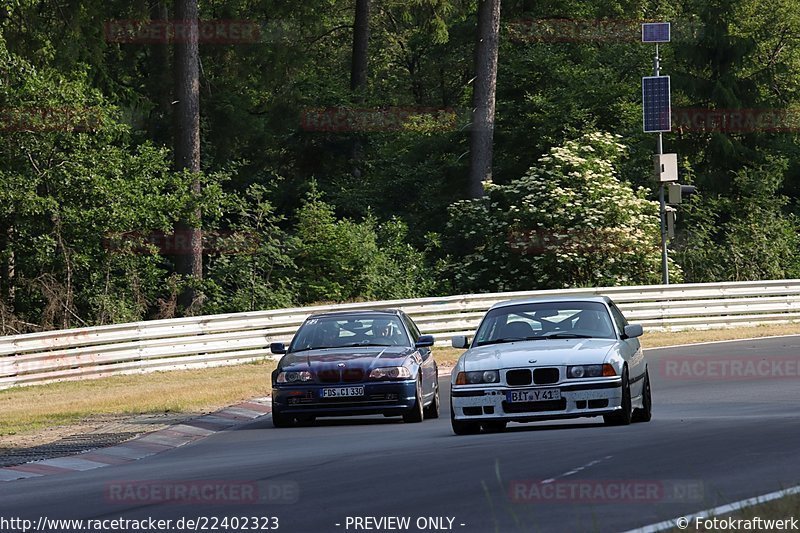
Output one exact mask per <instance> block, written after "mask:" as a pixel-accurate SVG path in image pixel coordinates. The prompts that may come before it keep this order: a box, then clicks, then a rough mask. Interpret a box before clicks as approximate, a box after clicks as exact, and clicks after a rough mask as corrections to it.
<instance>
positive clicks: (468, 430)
mask: <svg viewBox="0 0 800 533" xmlns="http://www.w3.org/2000/svg"><path fill="white" fill-rule="evenodd" d="M450 425H451V426H453V433H455V434H456V435H475V434H476V433H480V431H481V425H480V424H478V423H477V422H464V421H463V420H456V415H455V413H453V406H452V405H451V406H450Z"/></svg>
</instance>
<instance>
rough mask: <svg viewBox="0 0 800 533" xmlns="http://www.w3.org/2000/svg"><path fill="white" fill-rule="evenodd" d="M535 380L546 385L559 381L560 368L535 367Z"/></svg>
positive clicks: (538, 383)
mask: <svg viewBox="0 0 800 533" xmlns="http://www.w3.org/2000/svg"><path fill="white" fill-rule="evenodd" d="M533 382H534V383H536V384H537V385H546V384H548V383H558V369H557V368H535V369H534V370H533Z"/></svg>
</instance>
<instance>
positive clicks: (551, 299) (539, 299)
mask: <svg viewBox="0 0 800 533" xmlns="http://www.w3.org/2000/svg"><path fill="white" fill-rule="evenodd" d="M561 302H594V303H601V304H610V303H612V301H611V298H609V297H608V296H595V295H585V296H581V295H575V296H536V297H533V298H520V299H518V300H506V301H505V302H499V303H496V304H494V305H493V306H492V307H490V308H489V310H490V311H491V310H492V309H497V308H500V307H510V306H513V305H525V304H545V303H561Z"/></svg>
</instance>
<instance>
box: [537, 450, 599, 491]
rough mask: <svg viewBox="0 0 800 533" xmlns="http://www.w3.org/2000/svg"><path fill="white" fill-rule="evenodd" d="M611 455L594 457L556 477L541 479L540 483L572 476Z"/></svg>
mask: <svg viewBox="0 0 800 533" xmlns="http://www.w3.org/2000/svg"><path fill="white" fill-rule="evenodd" d="M612 457H613V455H606V456H605V457H603V458H602V459H595V460H594V461H590V462H588V463H586V464H585V465H583V466H579V467H577V468H574V469H572V470H569V471H568V472H564V473H563V474H559V475H557V476H556V477H551V478H547V479H545V480H544V481H541V484H542V485H546V484H548V483H552V482H553V481H555V480H556V479H560V478H565V477H568V476H573V475H575V474H577V473H578V472H581V471H582V470H585V469H587V468H590V467H592V466H594V465H596V464H598V463H602V462H603V461H607V460H609V459H611V458H612Z"/></svg>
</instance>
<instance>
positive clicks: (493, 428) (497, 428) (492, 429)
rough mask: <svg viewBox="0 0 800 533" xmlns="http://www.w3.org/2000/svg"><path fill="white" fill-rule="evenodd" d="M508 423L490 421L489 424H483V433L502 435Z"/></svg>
mask: <svg viewBox="0 0 800 533" xmlns="http://www.w3.org/2000/svg"><path fill="white" fill-rule="evenodd" d="M507 424H508V422H506V421H505V420H492V421H491V422H483V423H482V424H481V426H483V431H485V432H486V433H502V432H503V431H505V430H506V425H507Z"/></svg>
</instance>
